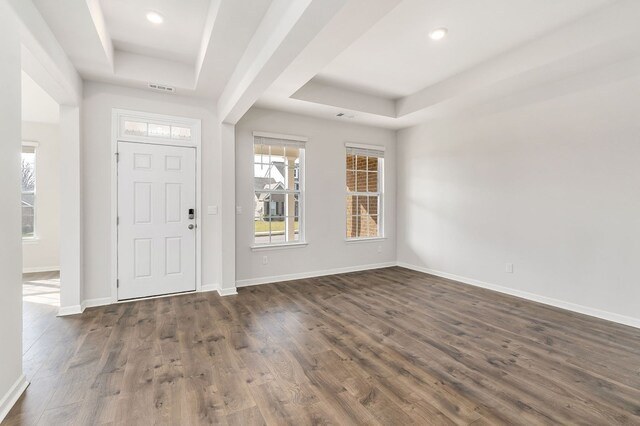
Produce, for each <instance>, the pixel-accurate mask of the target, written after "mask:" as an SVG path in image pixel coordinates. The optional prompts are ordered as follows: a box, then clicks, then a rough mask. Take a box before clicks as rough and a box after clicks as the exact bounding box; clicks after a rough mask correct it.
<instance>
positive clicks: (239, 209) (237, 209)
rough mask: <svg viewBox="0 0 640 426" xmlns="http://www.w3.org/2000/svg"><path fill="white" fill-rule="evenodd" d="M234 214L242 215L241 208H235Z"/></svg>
mask: <svg viewBox="0 0 640 426" xmlns="http://www.w3.org/2000/svg"><path fill="white" fill-rule="evenodd" d="M236 214H242V206H236Z"/></svg>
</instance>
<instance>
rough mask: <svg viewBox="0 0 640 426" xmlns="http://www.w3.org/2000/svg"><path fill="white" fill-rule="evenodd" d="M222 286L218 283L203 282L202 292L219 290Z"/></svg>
mask: <svg viewBox="0 0 640 426" xmlns="http://www.w3.org/2000/svg"><path fill="white" fill-rule="evenodd" d="M219 287H220V286H219V285H218V284H202V287H201V288H200V291H201V292H205V291H216V290H218V288H219Z"/></svg>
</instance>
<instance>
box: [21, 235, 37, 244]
mask: <svg viewBox="0 0 640 426" xmlns="http://www.w3.org/2000/svg"><path fill="white" fill-rule="evenodd" d="M39 242H40V238H38V237H27V238H23V239H22V244H37V243H39Z"/></svg>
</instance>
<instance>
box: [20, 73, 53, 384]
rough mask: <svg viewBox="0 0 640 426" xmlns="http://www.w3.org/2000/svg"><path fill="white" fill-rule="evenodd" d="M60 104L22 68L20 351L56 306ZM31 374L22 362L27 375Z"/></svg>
mask: <svg viewBox="0 0 640 426" xmlns="http://www.w3.org/2000/svg"><path fill="white" fill-rule="evenodd" d="M59 110H60V108H59V105H58V103H57V102H56V101H55V100H54V99H53V98H52V97H51V96H50V95H49V94H48V93H47V92H46V91H45V90H44V89H43V88H42V87H40V86H39V85H38V83H36V82H35V81H34V80H33V79H32V78H31V77H30V76H29V75H28V74H27V73H26V72H24V71H23V72H22V157H21V165H22V167H21V175H20V190H21V194H22V199H21V210H22V226H21V227H22V271H23V279H22V295H23V298H22V300H23V355H24V358H25V360H26V359H30V358H32V357H29V353H30V351H33V350H37V349H34V348H36V347H37V342H38V340H39V339H40V338H42V337H43V336H44V335H45V333H46V330H47V327H48V326H49V325H50V324H51V323H52V319H53V318H54V317H55V316H56V315H57V314H58V309H59V307H60V160H59V157H60V141H59V139H60V124H59V118H60V113H59ZM28 372H30V368H29V365H27V363H25V373H28Z"/></svg>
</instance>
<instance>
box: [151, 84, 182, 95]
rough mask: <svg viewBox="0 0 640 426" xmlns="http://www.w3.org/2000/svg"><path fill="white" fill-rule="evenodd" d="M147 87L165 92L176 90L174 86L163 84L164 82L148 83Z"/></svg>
mask: <svg viewBox="0 0 640 426" xmlns="http://www.w3.org/2000/svg"><path fill="white" fill-rule="evenodd" d="M149 89H153V90H157V91H158V92H165V93H175V92H176V88H175V87H171V86H165V85H164V84H157V83H149Z"/></svg>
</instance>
